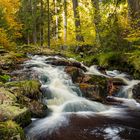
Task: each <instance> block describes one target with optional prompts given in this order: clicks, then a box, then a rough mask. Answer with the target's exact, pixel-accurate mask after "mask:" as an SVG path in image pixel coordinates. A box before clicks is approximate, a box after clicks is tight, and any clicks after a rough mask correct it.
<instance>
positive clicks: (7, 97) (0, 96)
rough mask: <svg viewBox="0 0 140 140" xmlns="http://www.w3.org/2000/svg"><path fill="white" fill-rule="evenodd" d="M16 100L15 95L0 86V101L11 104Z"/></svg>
mask: <svg viewBox="0 0 140 140" xmlns="http://www.w3.org/2000/svg"><path fill="white" fill-rule="evenodd" d="M15 102H16V96H15V95H13V94H12V93H11V92H9V91H8V90H6V89H5V88H4V87H1V88H0V103H1V104H7V105H12V104H14V103H15Z"/></svg>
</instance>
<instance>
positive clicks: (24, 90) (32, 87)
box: [5, 80, 41, 99]
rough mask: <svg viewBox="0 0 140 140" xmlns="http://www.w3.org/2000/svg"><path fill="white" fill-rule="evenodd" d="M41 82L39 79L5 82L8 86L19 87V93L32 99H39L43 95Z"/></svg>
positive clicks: (17, 90) (17, 91)
mask: <svg viewBox="0 0 140 140" xmlns="http://www.w3.org/2000/svg"><path fill="white" fill-rule="evenodd" d="M40 86H41V84H40V82H39V81H37V80H26V81H20V82H8V83H6V84H5V87H6V88H11V90H12V89H13V87H17V89H16V91H14V92H16V93H17V94H18V95H20V94H21V95H24V96H26V97H28V98H30V99H39V98H40V97H41V92H40Z"/></svg>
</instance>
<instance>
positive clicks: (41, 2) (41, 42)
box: [40, 0, 43, 46]
mask: <svg viewBox="0 0 140 140" xmlns="http://www.w3.org/2000/svg"><path fill="white" fill-rule="evenodd" d="M40 4H41V5H40V20H41V22H40V46H43V0H41V1H40Z"/></svg>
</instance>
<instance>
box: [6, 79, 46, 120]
mask: <svg viewBox="0 0 140 140" xmlns="http://www.w3.org/2000/svg"><path fill="white" fill-rule="evenodd" d="M40 86H41V84H40V82H39V81H37V80H26V81H20V82H8V83H6V84H5V87H6V88H8V89H9V90H10V91H11V92H12V93H13V94H15V95H16V97H17V99H18V100H17V102H18V104H20V105H21V106H23V107H26V108H28V109H29V111H30V113H31V116H32V117H39V118H40V117H44V116H46V115H47V114H48V111H47V110H48V108H47V106H46V105H45V104H43V103H41V101H40V100H41V97H42V93H41V92H40Z"/></svg>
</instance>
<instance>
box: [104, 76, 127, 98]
mask: <svg viewBox="0 0 140 140" xmlns="http://www.w3.org/2000/svg"><path fill="white" fill-rule="evenodd" d="M122 86H126V83H124V81H123V80H122V79H118V78H110V79H109V80H108V85H107V87H108V95H109V96H115V95H116V94H117V93H118V92H119V91H120V89H121V87H122Z"/></svg>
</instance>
